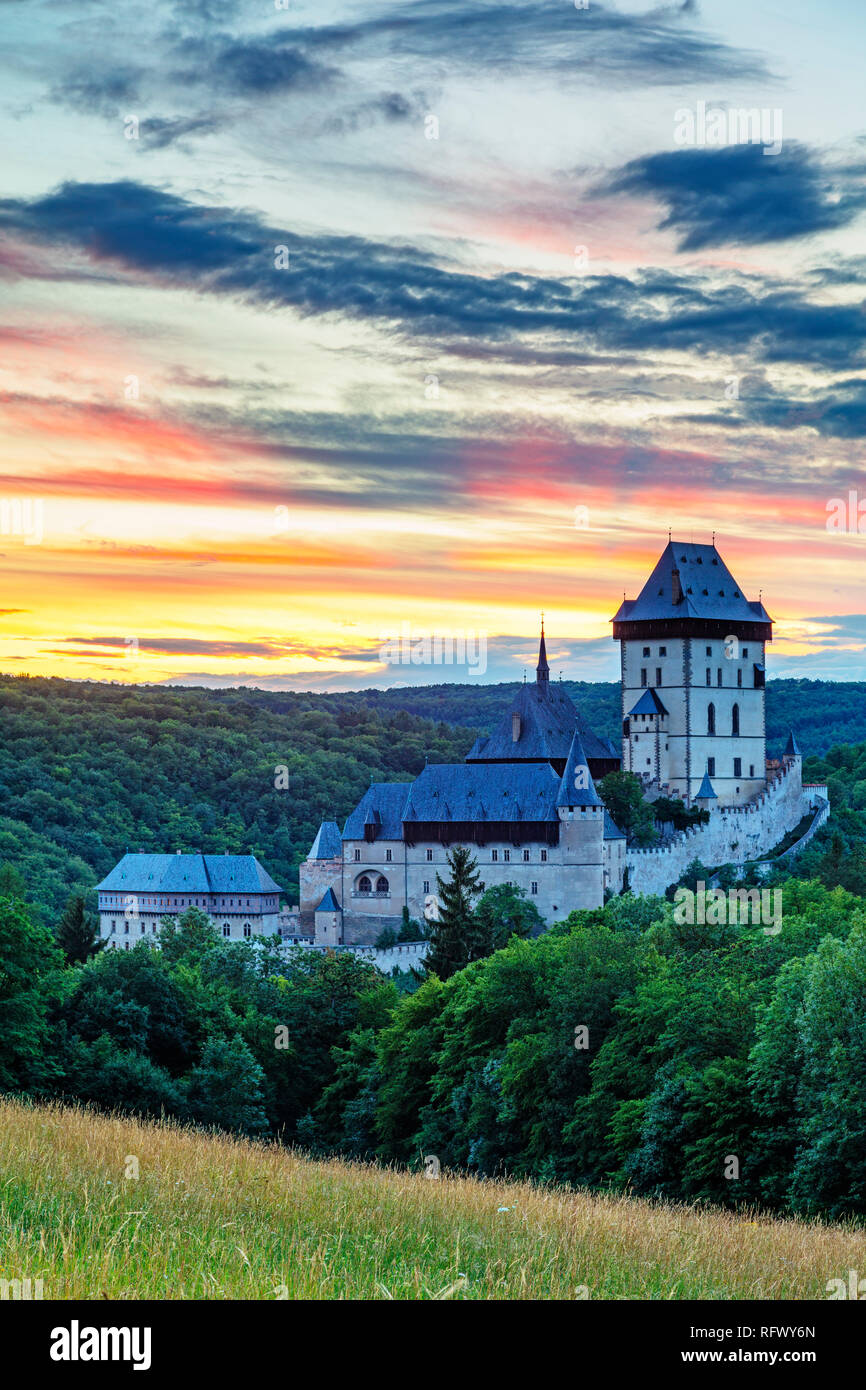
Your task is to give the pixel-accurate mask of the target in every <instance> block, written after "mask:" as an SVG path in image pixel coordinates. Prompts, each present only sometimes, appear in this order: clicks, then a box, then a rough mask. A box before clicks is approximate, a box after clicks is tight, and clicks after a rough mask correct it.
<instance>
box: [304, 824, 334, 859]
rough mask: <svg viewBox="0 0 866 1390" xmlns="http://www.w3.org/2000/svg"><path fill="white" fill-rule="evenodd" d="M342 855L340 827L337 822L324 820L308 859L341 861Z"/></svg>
mask: <svg viewBox="0 0 866 1390" xmlns="http://www.w3.org/2000/svg"><path fill="white" fill-rule="evenodd" d="M342 853H343V846H342V842H341V840H340V827H339V826H338V824H337V822H336V821H335V820H323V821H322V824H321V825H320V826H319V829H318V832H317V834H316V838H315V840H314V841H313V847H312V849H311V850H310V852H309V854H308V855H307V858H308V859H339V858H340V856H341V854H342Z"/></svg>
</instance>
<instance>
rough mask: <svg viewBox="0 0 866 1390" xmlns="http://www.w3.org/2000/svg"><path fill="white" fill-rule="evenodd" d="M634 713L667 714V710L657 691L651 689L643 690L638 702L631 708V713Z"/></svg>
mask: <svg viewBox="0 0 866 1390" xmlns="http://www.w3.org/2000/svg"><path fill="white" fill-rule="evenodd" d="M632 714H667V710H666V709H665V707H664V705H663V704H662V702H661V700H660V699H659V697H658V695H657V694H656V692H655V691H654V690H652V689H649V690H645V691H644V692H643V694H642V695H641V697H640V699H639V700H638V702H637V704H636V705H633V706H632V708H631V709H630V710H629V715H632Z"/></svg>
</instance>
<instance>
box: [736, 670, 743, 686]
mask: <svg viewBox="0 0 866 1390" xmlns="http://www.w3.org/2000/svg"><path fill="white" fill-rule="evenodd" d="M742 684H743V672H742V669H741V670H739V671H737V685H742Z"/></svg>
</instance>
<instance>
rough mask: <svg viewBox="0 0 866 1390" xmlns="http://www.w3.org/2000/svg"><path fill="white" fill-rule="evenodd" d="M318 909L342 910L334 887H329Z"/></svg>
mask: <svg viewBox="0 0 866 1390" xmlns="http://www.w3.org/2000/svg"><path fill="white" fill-rule="evenodd" d="M316 911H317V912H339V911H340V904H339V903H338V902H337V899H336V898H335V896H334V890H333V888H329V889H328V891H327V893H326V894H325V896H324V897H323V898H322V901H321V902H320V903H319V906H318V907H317V908H316Z"/></svg>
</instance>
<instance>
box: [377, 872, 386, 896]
mask: <svg viewBox="0 0 866 1390" xmlns="http://www.w3.org/2000/svg"><path fill="white" fill-rule="evenodd" d="M387 891H388V880H387V878H386V877H385V875H384V874H380V875H379V877H378V878H377V879H376V892H377V893H387Z"/></svg>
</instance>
